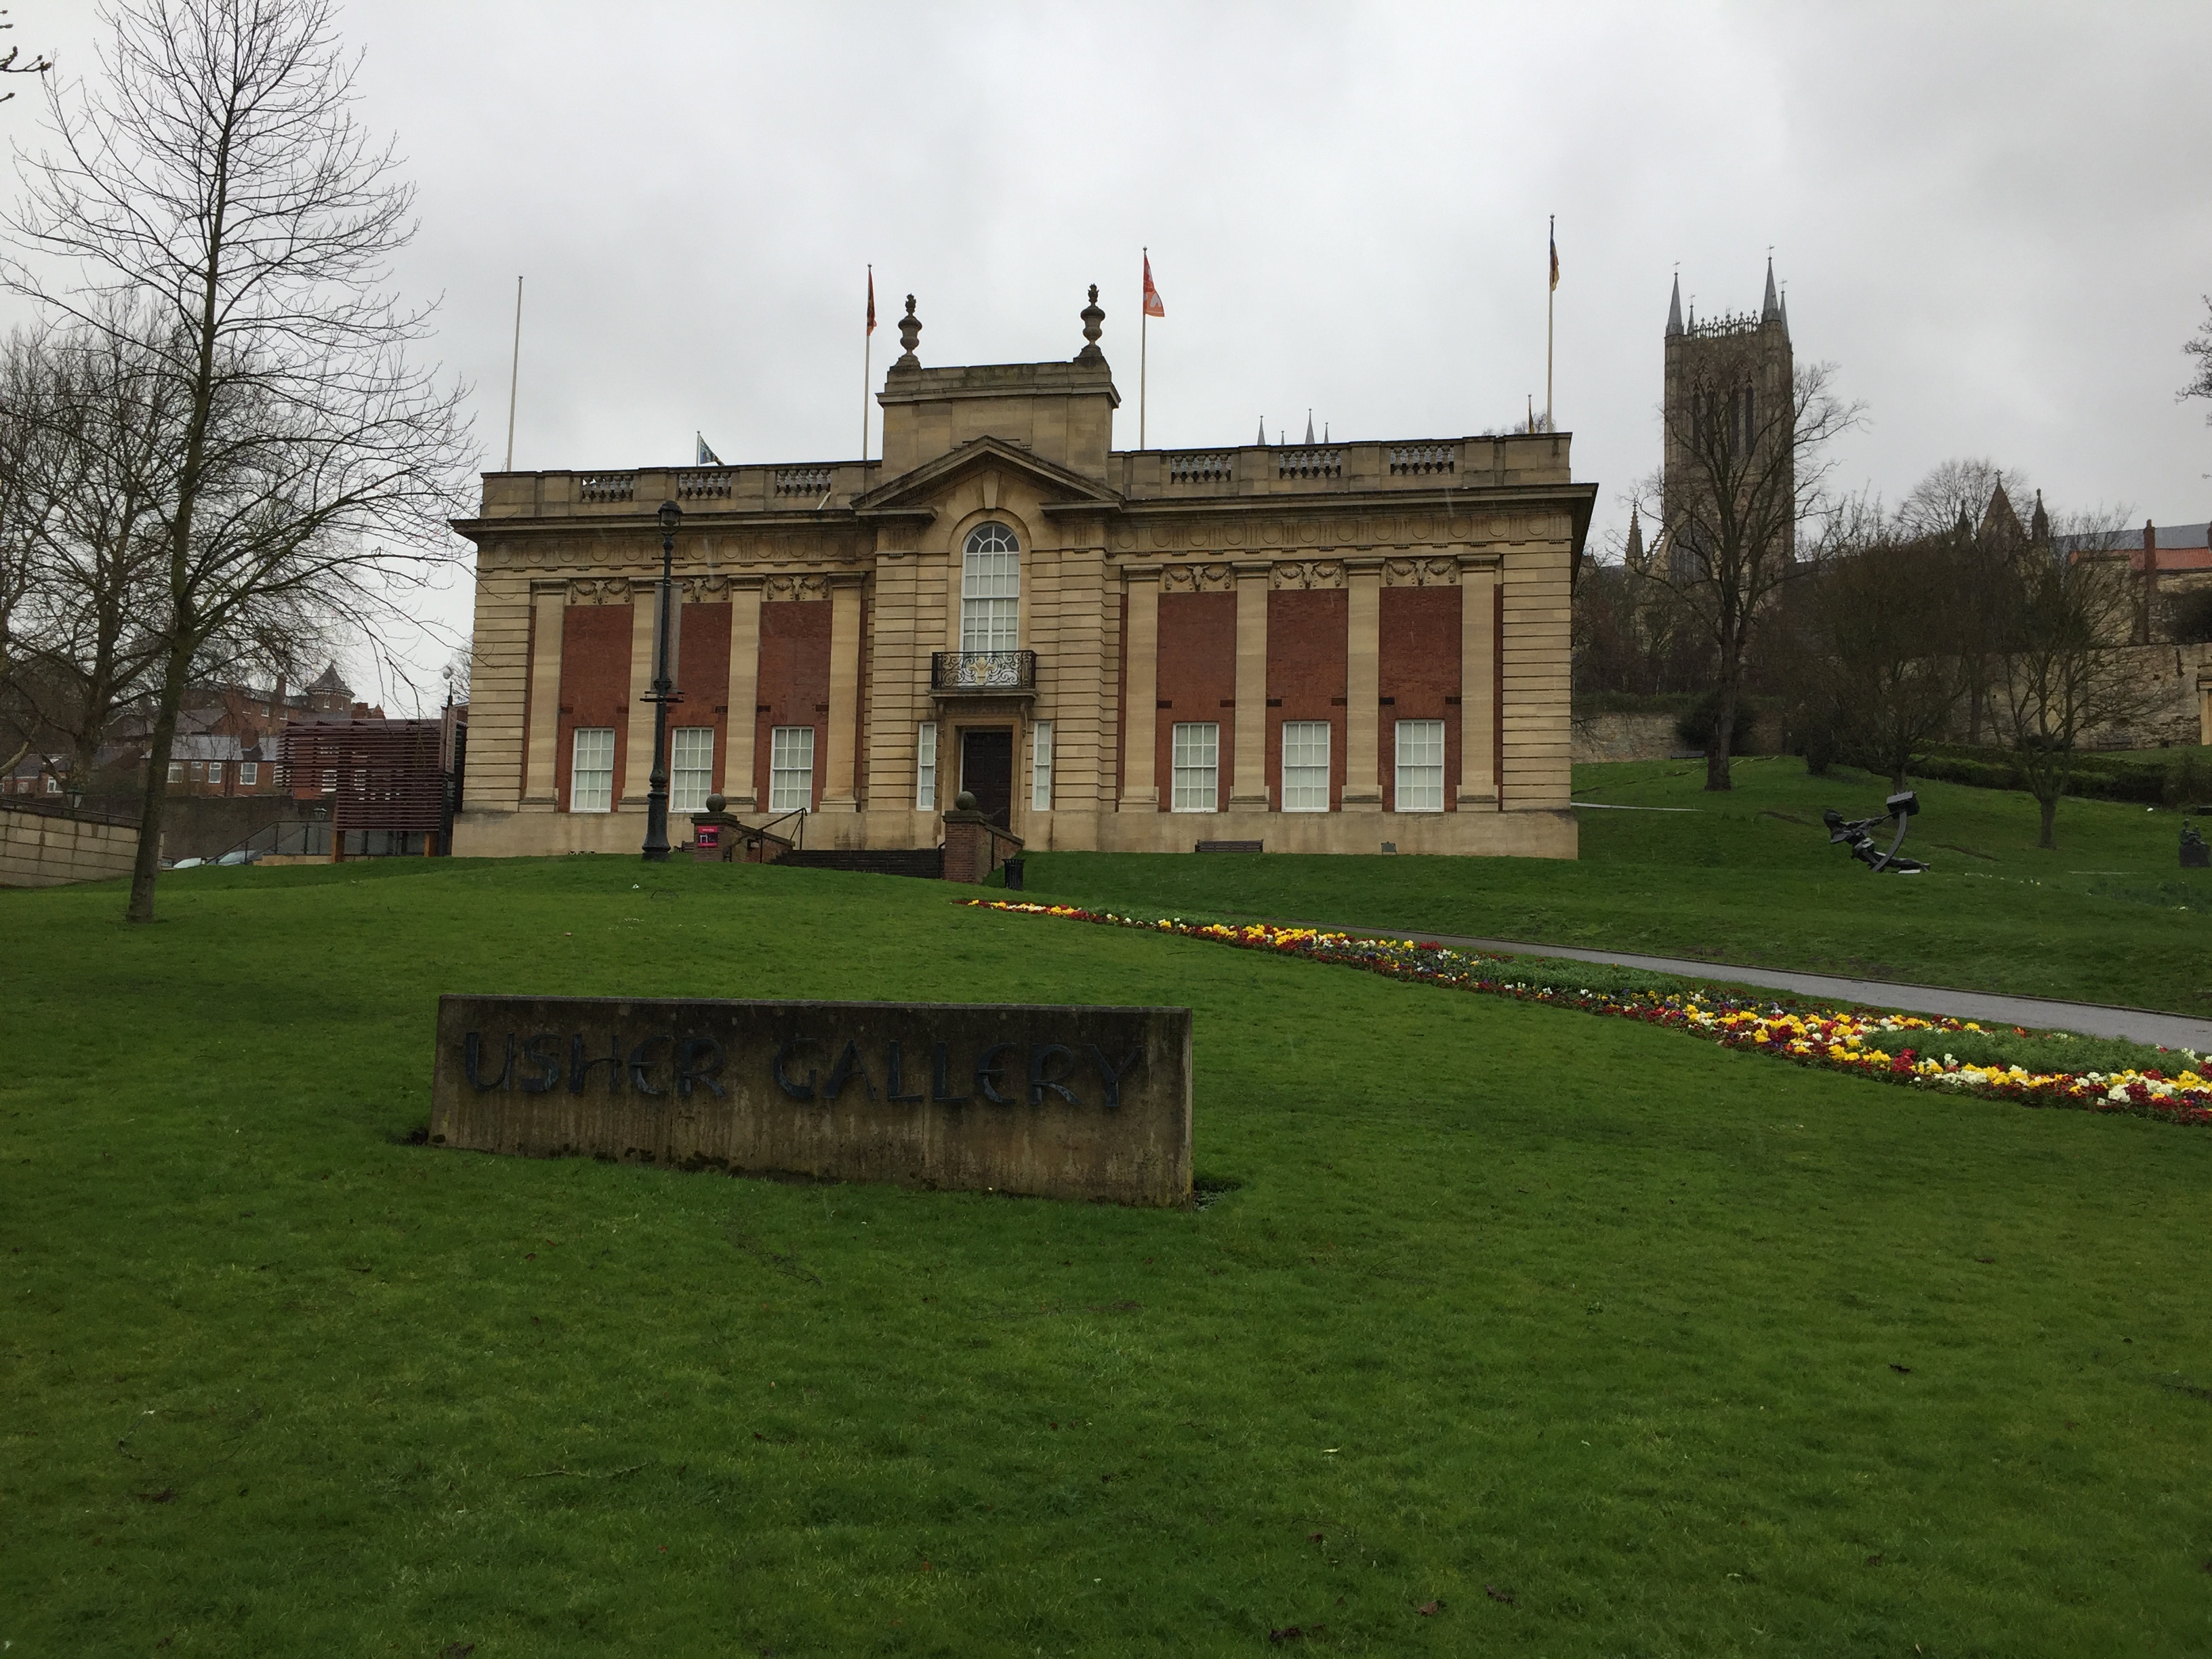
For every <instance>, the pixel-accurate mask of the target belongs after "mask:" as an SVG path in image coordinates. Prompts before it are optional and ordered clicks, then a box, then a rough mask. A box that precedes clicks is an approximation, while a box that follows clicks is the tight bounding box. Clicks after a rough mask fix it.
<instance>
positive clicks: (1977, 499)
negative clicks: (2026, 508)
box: [1895, 458, 2048, 744]
mask: <svg viewBox="0 0 2212 1659" xmlns="http://www.w3.org/2000/svg"><path fill="white" fill-rule="evenodd" d="M2028 494H2029V491H2028V482H2027V475H2026V474H2025V473H2023V472H2022V471H2021V470H2020V469H2019V468H2018V467H2010V466H2000V465H1997V464H1996V462H1995V461H1991V460H1989V459H1985V458H1970V459H1959V460H1948V461H1945V462H1942V464H1941V465H1937V466H1936V467H1935V468H1933V469H1932V470H1931V471H1929V474H1928V476H1927V477H1924V478H1923V479H1921V481H1920V482H1919V483H1917V484H1915V485H1914V486H1913V487H1912V489H1911V491H1910V492H1909V493H1907V495H1905V500H1904V501H1902V502H1901V503H1899V507H1898V510H1897V521H1896V525H1895V529H1896V531H1897V532H1898V533H1899V534H1901V535H1904V536H1907V537H1913V538H1918V539H1919V540H1920V541H1921V543H1922V544H1923V546H1925V547H1926V548H1927V549H1928V550H1929V573H1928V576H1929V580H1936V581H1942V582H1944V583H1945V586H1946V595H1945V600H1944V603H1945V605H1946V606H1947V607H1948V617H1949V623H1950V639H1951V648H1952V650H1953V651H1954V652H1955V653H1958V655H1959V657H1960V661H1961V666H1962V668H1963V670H1964V678H1965V684H1966V696H1965V702H1966V741H1967V742H1969V743H1972V744H1978V743H1979V742H1981V740H1982V732H1983V728H1984V726H1986V725H1987V724H1988V723H1989V719H1990V708H1989V688H1990V657H1991V654H1992V653H1994V652H1995V651H1996V629H1997V626H1998V617H1999V612H2000V611H2001V610H2002V607H2003V606H2004V605H2005V604H2006V603H2007V599H2006V597H2005V596H2006V595H2007V593H2008V592H2009V584H2010V581H2011V566H2012V562H2013V560H2014V559H2015V558H2016V557H2017V556H2019V555H2020V553H2021V550H2022V549H2023V547H2024V546H2025V545H2026V544H2027V541H2028V540H2029V539H2030V537H2031V532H2030V530H2029V529H2028V527H2027V526H2024V525H2022V524H2021V521H2020V514H2019V513H2018V511H2017V509H2016V508H2015V505H2014V503H2015V502H2018V501H2027V499H2028ZM2036 499H2037V501H2039V502H2040V501H2041V497H2040V496H2038V497H2037V498H2036ZM2038 510H2040V507H2039V508H2038ZM2047 528H2048V526H2044V527H2042V528H2039V529H2038V530H2036V531H2034V532H2033V534H2034V535H2038V536H2039V535H2042V534H2044V533H2045V532H2046V531H2047Z"/></svg>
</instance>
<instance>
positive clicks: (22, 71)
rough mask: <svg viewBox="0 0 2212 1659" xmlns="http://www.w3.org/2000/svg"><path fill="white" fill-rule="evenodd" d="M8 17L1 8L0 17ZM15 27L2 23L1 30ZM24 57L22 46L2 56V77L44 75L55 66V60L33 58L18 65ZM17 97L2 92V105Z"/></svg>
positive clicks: (0, 24)
mask: <svg viewBox="0 0 2212 1659" xmlns="http://www.w3.org/2000/svg"><path fill="white" fill-rule="evenodd" d="M6 15H8V13H7V10H6V9H5V8H0V17H5V16H6ZM14 27H15V25H14V24H13V23H0V29H12V28H14ZM22 55H23V49H22V47H21V46H10V47H9V48H8V50H7V52H5V53H4V54H0V75H44V74H45V73H46V71H47V70H50V69H52V67H53V66H54V60H53V59H52V58H33V59H32V60H31V61H30V62H29V63H27V64H19V63H17V62H16V61H15V60H16V59H17V58H20V57H21V56H22ZM14 96H15V94H14V93H12V92H0V104H4V103H6V102H7V101H8V100H9V99H10V98H13V97H14Z"/></svg>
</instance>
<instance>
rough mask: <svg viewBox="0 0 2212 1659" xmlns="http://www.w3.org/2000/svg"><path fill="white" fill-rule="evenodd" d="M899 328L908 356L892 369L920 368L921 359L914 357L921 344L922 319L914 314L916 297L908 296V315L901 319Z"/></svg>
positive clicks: (900, 337) (901, 341) (896, 363)
mask: <svg viewBox="0 0 2212 1659" xmlns="http://www.w3.org/2000/svg"><path fill="white" fill-rule="evenodd" d="M898 328H899V343H900V344H901V345H902V346H903V347H905V348H906V355H905V356H902V357H901V358H900V359H899V360H898V361H897V362H895V363H893V364H892V365H891V367H892V368H921V358H919V357H917V356H915V355H914V349H915V347H916V346H917V345H919V344H921V318H919V317H917V316H915V314H914V295H911V294H909V295H907V296H906V315H905V316H903V317H902V318H900V319H899V325H898Z"/></svg>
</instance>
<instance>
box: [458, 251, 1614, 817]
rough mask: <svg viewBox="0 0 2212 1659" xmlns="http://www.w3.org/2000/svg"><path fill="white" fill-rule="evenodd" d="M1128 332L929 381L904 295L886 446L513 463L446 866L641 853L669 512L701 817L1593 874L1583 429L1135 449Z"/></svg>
mask: <svg viewBox="0 0 2212 1659" xmlns="http://www.w3.org/2000/svg"><path fill="white" fill-rule="evenodd" d="M1102 319H1103V313H1102V312H1101V311H1100V310H1099V309H1098V307H1097V290H1096V289H1093V290H1092V293H1091V305H1090V306H1089V307H1087V308H1086V309H1085V311H1084V313H1083V321H1084V325H1085V327H1084V334H1085V340H1086V342H1087V343H1086V344H1085V346H1084V348H1083V349H1082V350H1081V351H1080V352H1079V353H1078V354H1077V355H1076V356H1075V358H1074V359H1073V362H1045V363H1011V364H992V365H982V366H975V367H968V368H923V367H922V366H921V362H920V359H919V356H918V354H917V343H918V338H919V336H920V333H921V322H920V321H919V319H917V318H916V317H915V314H914V307H913V302H912V301H911V300H909V301H908V314H907V316H906V317H905V319H903V320H902V323H901V325H900V328H901V333H902V341H903V344H904V346H905V352H904V355H903V356H901V357H900V358H899V359H898V360H897V361H896V362H895V363H894V364H893V365H892V366H891V368H890V370H889V372H888V373H887V374H886V375H885V377H884V387H883V391H882V392H881V393H880V395H879V396H878V403H879V404H881V406H882V408H883V411H884V415H883V421H884V457H883V459H881V460H878V461H869V462H842V463H832V464H825V465H800V466H773V465H769V466H720V465H716V466H705V467H689V468H680V469H669V470H666V471H655V470H647V471H623V472H540V473H492V474H488V475H486V477H485V478H484V486H483V507H482V511H481V513H480V514H479V516H477V518H474V519H471V520H463V521H460V522H459V523H458V524H457V525H456V526H455V527H456V528H457V529H458V530H459V532H461V533H462V534H463V535H465V536H467V537H468V538H470V539H471V541H473V542H474V543H475V544H477V595H476V624H475V650H476V656H475V661H474V663H473V665H472V668H471V681H472V688H471V689H472V698H471V701H472V704H473V708H472V710H471V720H472V726H473V733H472V741H471V761H470V766H469V769H468V777H467V792H466V798H465V802H464V808H463V811H462V812H461V814H460V816H459V818H458V820H457V822H456V824H455V829H454V850H455V851H456V852H458V853H461V854H547V853H558V852H568V851H574V850H584V849H595V850H599V851H607V852H615V851H624V852H627V851H632V850H635V848H636V847H637V845H638V843H639V842H640V840H641V836H642V833H643V817H644V811H645V798H646V789H647V771H648V769H649V768H650V766H651V763H652V745H653V706H652V704H651V703H650V702H647V701H646V699H645V695H644V694H645V693H646V691H647V690H648V689H649V685H650V681H651V677H652V672H653V664H652V649H653V611H654V599H653V593H654V580H655V578H656V577H657V576H658V574H659V557H660V537H659V532H658V530H657V529H656V528H655V526H654V522H653V513H654V511H655V509H656V508H657V507H659V504H660V502H661V501H662V500H663V499H664V498H665V499H668V500H673V501H677V502H678V504H679V505H680V506H681V507H683V509H684V520H683V524H682V527H681V529H680V531H679V532H678V537H677V543H676V569H677V573H678V579H679V580H678V586H679V590H680V592H679V604H680V608H679V610H678V617H677V621H676V624H675V626H674V628H673V629H671V636H672V638H673V639H674V640H675V641H676V642H677V650H676V657H677V669H676V674H675V678H676V680H677V683H678V686H679V687H680V688H681V690H682V691H683V694H684V700H683V701H682V702H679V703H678V704H676V705H675V706H674V707H673V708H671V718H670V726H671V796H672V801H671V805H672V807H673V808H674V810H675V811H677V812H678V813H679V814H680V813H682V812H684V811H690V810H695V809H696V807H697V806H698V805H700V804H702V802H703V800H704V799H705V797H706V796H707V795H708V793H711V792H717V791H718V792H720V793H722V794H723V795H725V796H726V797H727V798H728V799H729V803H730V805H731V808H732V811H738V812H739V813H741V814H743V815H744V817H747V818H748V819H749V820H750V821H751V822H754V823H760V822H763V821H765V820H767V819H769V818H770V817H775V816H778V815H781V814H784V813H787V812H789V811H795V810H799V809H805V810H806V811H809V812H811V814H813V817H812V819H811V823H810V824H809V827H808V829H807V832H806V839H807V844H808V845H809V846H816V847H853V848H907V847H927V846H931V845H933V844H934V842H936V840H937V838H938V823H937V815H938V813H939V811H942V810H943V809H945V808H946V807H949V806H950V805H952V802H953V799H954V798H955V796H956V795H957V793H959V792H960V791H961V790H963V788H964V789H967V790H969V791H972V792H973V793H975V795H976V796H977V798H978V800H979V804H980V805H981V807H982V809H983V810H984V811H986V812H987V813H989V814H990V815H991V816H992V817H994V819H995V820H996V821H997V822H999V823H1002V824H1005V825H1007V826H1008V827H1010V828H1011V829H1012V830H1013V831H1014V832H1015V833H1017V834H1018V835H1020V836H1023V837H1024V839H1025V841H1026V842H1027V843H1028V845H1029V846H1030V848H1033V849H1039V850H1042V849H1045V848H1079V849H1088V848H1096V849H1103V850H1109V851H1186V852H1187V851H1188V850H1189V849H1190V848H1191V847H1192V845H1193V844H1194V842H1196V841H1199V840H1232V839H1233V840H1258V841H1263V842H1265V844H1266V846H1267V848H1268V849H1269V850H1271V851H1285V852H1360V853H1372V852H1376V851H1377V850H1379V849H1380V848H1383V846H1384V845H1385V844H1386V843H1387V844H1391V845H1395V847H1396V848H1398V849H1399V850H1401V851H1404V852H1408V853H1412V852H1435V853H1468V854H1484V853H1487V854H1541V855H1548V856H1555V857H1568V858H1571V857H1572V856H1574V854H1575V849H1576V833H1575V823H1574V817H1573V813H1572V811H1571V809H1570V805H1569V799H1568V797H1569V785H1568V743H1569V726H1570V714H1569V708H1568V651H1569V639H1568V634H1569V629H1568V613H1569V601H1570V589H1571V580H1572V573H1573V568H1574V564H1575V562H1576V560H1577V558H1578V557H1579V556H1580V554H1581V551H1582V547H1583V538H1584V537H1585V535H1586V534H1587V532H1588V529H1589V517H1590V511H1591V507H1592V505H1593V502H1594V501H1595V495H1596V486H1595V485H1594V484H1591V483H1575V482H1573V481H1572V480H1571V475H1570V472H1569V469H1568V447H1569V441H1570V440H1569V438H1568V436H1567V435H1565V434H1555V433H1532V434H1515V435H1508V436H1485V437H1479V438H1440V439H1423V440H1416V441H1406V442H1395V443H1369V442H1336V443H1323V444H1314V443H1311V442H1308V443H1305V444H1302V445H1267V444H1257V445H1253V446H1249V447H1236V448H1222V449H1209V450H1200V451H1160V450H1139V451H1117V450H1115V448H1114V447H1113V446H1112V434H1113V416H1114V411H1115V409H1117V408H1118V407H1119V406H1120V404H1121V398H1120V395H1119V393H1118V392H1117V391H1116V390H1115V386H1114V380H1113V375H1112V372H1111V370H1110V369H1109V367H1108V365H1107V362H1106V359H1105V356H1104V355H1103V352H1101V350H1100V349H1099V347H1098V344H1097V341H1098V337H1099V325H1100V322H1101V320H1102ZM678 823H679V825H680V823H681V819H680V817H679V819H678Z"/></svg>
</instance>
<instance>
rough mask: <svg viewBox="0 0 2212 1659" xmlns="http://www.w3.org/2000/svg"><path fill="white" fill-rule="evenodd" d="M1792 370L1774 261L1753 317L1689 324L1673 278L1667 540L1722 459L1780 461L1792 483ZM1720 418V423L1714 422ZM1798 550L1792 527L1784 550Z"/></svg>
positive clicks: (1789, 553)
mask: <svg viewBox="0 0 2212 1659" xmlns="http://www.w3.org/2000/svg"><path fill="white" fill-rule="evenodd" d="M1795 377H1796V364H1795V362H1794V360H1793V358H1792V357H1791V355H1790V313H1789V311H1788V309H1787V308H1786V307H1784V304H1783V302H1782V300H1781V296H1780V295H1779V294H1778V291H1777V289H1776V288H1775V283H1774V261H1773V260H1772V259H1769V260H1768V261H1767V262H1766V295H1765V299H1764V301H1762V302H1761V303H1760V306H1759V312H1758V314H1757V315H1755V316H1754V315H1753V314H1752V313H1749V312H1731V313H1723V314H1722V315H1721V316H1719V317H1717V318H1714V319H1708V320H1705V321H1702V322H1701V321H1699V318H1698V315H1697V313H1696V311H1695V309H1694V308H1692V311H1691V313H1690V316H1689V320H1688V321H1687V322H1685V321H1684V320H1683V316H1682V279H1681V277H1680V276H1676V277H1675V278H1674V295H1673V296H1672V298H1671V299H1670V300H1669V301H1668V306H1667V373H1666V389H1665V398H1664V402H1663V404H1662V413H1663V420H1664V422H1665V431H1664V435H1663V439H1662V442H1663V449H1662V456H1661V465H1662V488H1661V497H1662V502H1663V503H1664V511H1665V516H1666V520H1667V522H1666V526H1665V531H1666V533H1667V535H1668V538H1669V540H1670V541H1671V539H1672V538H1673V533H1674V528H1675V526H1676V524H1677V522H1678V520H1679V519H1680V516H1681V511H1680V510H1681V508H1682V507H1683V505H1684V497H1683V492H1684V491H1686V490H1687V489H1692V488H1697V489H1711V488H1712V487H1713V483H1714V480H1715V476H1716V474H1717V471H1720V470H1721V469H1722V467H1723V466H1724V465H1732V466H1733V467H1734V468H1736V469H1748V470H1751V471H1760V472H1764V471H1769V470H1770V469H1771V466H1772V465H1775V464H1777V463H1778V464H1779V465H1780V466H1781V467H1782V468H1783V470H1784V476H1783V478H1782V480H1781V483H1782V487H1783V488H1784V489H1791V490H1794V489H1795V486H1796V477H1795V469H1794V465H1793V463H1794V456H1793V455H1792V454H1791V453H1790V450H1791V448H1792V446H1791V443H1790V439H1791V436H1792V434H1791V432H1790V422H1791V417H1792V410H1793V407H1794V405H1793V402H1792V398H1793V388H1794V385H1795ZM1716 420H1721V421H1724V425H1716V424H1714V422H1715V421H1716ZM1777 447H1779V453H1776V451H1777ZM1770 455H1771V456H1772V457H1773V459H1772V460H1771V461H1770V460H1769V459H1767V458H1768V456H1770ZM1784 556H1785V557H1792V558H1794V557H1795V556H1796V545H1795V532H1794V530H1793V531H1792V532H1791V538H1790V544H1788V545H1787V546H1785V548H1784Z"/></svg>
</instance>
